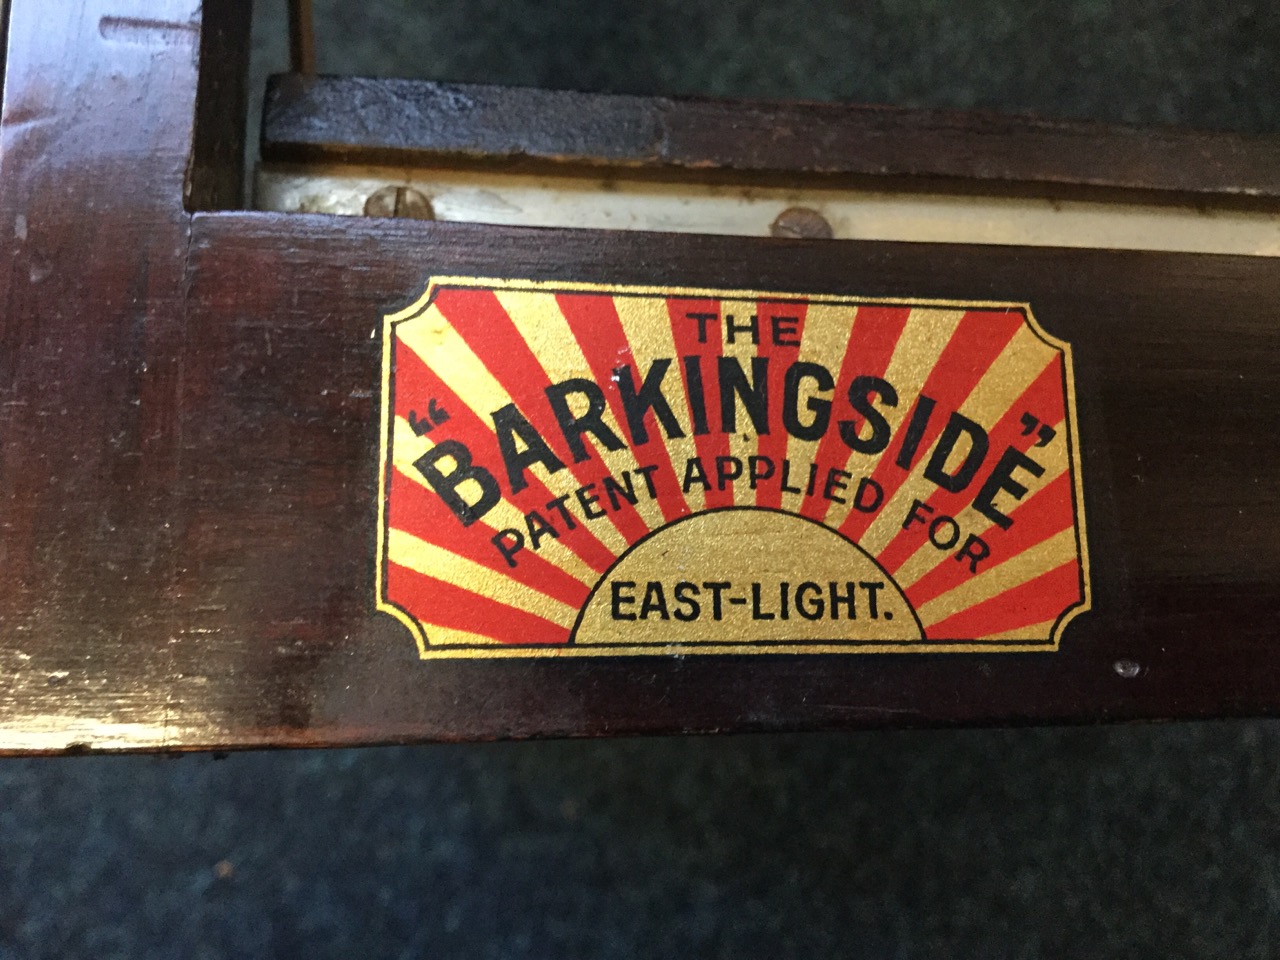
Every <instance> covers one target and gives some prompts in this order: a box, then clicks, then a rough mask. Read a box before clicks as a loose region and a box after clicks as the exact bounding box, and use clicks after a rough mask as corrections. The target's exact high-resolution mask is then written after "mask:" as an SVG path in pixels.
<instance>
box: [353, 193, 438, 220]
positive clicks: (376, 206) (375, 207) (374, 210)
mask: <svg viewBox="0 0 1280 960" xmlns="http://www.w3.org/2000/svg"><path fill="white" fill-rule="evenodd" d="M364 215H365V216H366V217H395V218H398V219H401V220H434V219H435V218H436V212H435V210H434V209H433V208H432V206H431V201H430V200H428V199H427V197H426V194H424V193H422V191H420V190H415V189H414V188H413V187H382V188H380V189H378V190H375V191H374V192H373V193H371V194H369V199H368V200H366V201H365V202H364Z"/></svg>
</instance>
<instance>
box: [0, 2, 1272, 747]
mask: <svg viewBox="0 0 1280 960" xmlns="http://www.w3.org/2000/svg"><path fill="white" fill-rule="evenodd" d="M212 9H213V8H212V7H209V6H206V12H208V11H210V10H212ZM188 10H189V5H187V4H184V3H178V2H177V0H174V2H171V3H156V2H149V3H145V4H144V3H142V2H141V0H137V2H136V3H134V5H133V8H132V9H130V8H129V5H128V4H127V3H123V2H120V0H115V2H113V3H112V4H111V5H110V6H109V7H108V6H107V5H106V4H101V5H99V4H93V3H88V2H86V3H82V4H78V5H76V6H75V14H74V15H70V14H68V15H67V16H63V17H54V18H50V17H48V16H47V8H45V7H44V6H43V5H42V4H38V3H35V2H34V0H15V3H14V9H13V21H12V25H11V37H10V39H11V44H10V51H9V73H8V76H7V78H6V79H7V82H6V90H5V102H4V119H3V122H2V123H0V256H3V258H4V262H5V264H6V266H7V269H5V270H3V271H0V305H2V310H3V312H2V313H0V438H3V444H2V445H0V536H2V537H3V540H2V541H0V749H3V750H7V751H19V750H28V751H44V752H54V751H61V750H83V749H197V748H227V747H248V746H281V745H308V746H316V745H326V744H357V743H377V742H409V741H419V740H456V739H477V738H492V737H534V736H588V735H606V734H621V733H642V732H652V733H657V732H695V731H696V732H712V731H748V730H782V729H816V728H846V727H858V726H884V725H920V724H973V723H1032V722H1035V723H1039V722H1075V723H1078V722H1095V721H1102V720H1133V719H1144V718H1163V717H1209V716H1232V715H1248V714H1275V713H1280V629H1278V628H1277V625H1276V614H1277V611H1280V538H1277V536H1276V534H1275V531H1276V529H1277V526H1278V525H1280V485H1277V483H1276V478H1277V476H1280V448H1278V447H1277V444H1276V442H1275V440H1276V437H1277V436H1280V403H1278V402H1277V400H1278V399H1280V363H1278V362H1277V359H1280V333H1278V332H1277V328H1276V325H1275V319H1274V305H1275V303H1276V302H1278V301H1280V269H1278V268H1277V264H1276V261H1275V260H1273V259H1269V258H1248V257H1222V256H1193V255H1174V254H1158V253H1138V252H1105V251H1087V250H1074V251H1067V250H1052V249H1021V248H1007V247H982V246H955V245H922V244H889V243H858V242H850V241H804V240H780V239H764V238H762V239H743V238H726V237H708V236H691V235H684V236H667V235H657V234H646V233H614V232H590V231H569V230H565V231H551V230H534V229H517V228H496V227H485V226H478V225H466V224H450V223H430V222H421V221H407V220H377V219H361V218H331V217H317V216H302V215H283V214H260V213H230V212H224V213H219V212H196V213H191V212H188V210H187V209H186V208H185V207H184V201H183V197H184V189H186V188H187V185H188V182H189V181H188V179H187V175H188V171H189V170H190V169H192V166H191V164H192V158H193V156H195V155H196V154H197V153H198V152H199V149H198V147H197V140H198V138H199V136H200V135H201V134H199V133H198V132H193V130H192V117H193V116H194V115H195V103H196V93H197V76H196V55H197V51H199V50H200V49H201V47H202V45H201V43H200V40H199V31H198V26H199V24H198V23H192V22H190V21H189V20H188V19H187V12H188ZM42 11H43V15H42ZM204 49H206V50H207V49H209V48H208V47H207V46H205V47H204ZM108 76H109V77H110V78H112V79H111V82H110V83H105V82H104V81H103V77H108ZM705 109H707V110H712V109H713V108H712V107H711V106H710V105H707V106H705ZM741 109H742V108H739V107H735V106H729V105H726V106H722V107H720V108H719V119H718V121H717V122H718V123H720V124H721V125H722V126H726V125H729V124H731V123H732V122H733V121H734V118H735V117H737V116H739V111H740V110H741ZM806 109H807V108H806ZM713 112H714V111H713ZM742 116H743V117H744V119H743V121H742V122H743V123H744V124H747V125H748V126H749V125H750V124H752V123H758V122H761V121H760V119H759V117H756V118H755V119H752V117H751V116H750V112H749V111H748V112H747V113H746V114H743V115H742ZM611 136H612V135H611ZM618 136H619V137H621V135H620V134H619V135H618ZM620 142H622V145H623V146H625V141H620ZM619 149H621V147H620V148H619ZM779 149H781V148H779ZM792 157H793V161H792V162H793V163H794V164H795V165H796V166H797V167H798V166H799V165H800V164H801V163H803V162H808V161H807V160H806V159H805V156H804V155H802V154H799V153H793V154H792ZM711 159H712V160H715V158H714V157H712V158H711ZM717 162H718V161H717ZM1226 179H1232V178H1226ZM216 194H217V191H214V194H211V195H216ZM468 273H471V274H477V275H503V276H510V277H527V278H533V279H550V278H555V279H560V280H578V281H598V282H611V283H643V284H668V285H681V286H726V287H738V288H744V287H750V288H757V289H759V288H766V289H777V290H794V291H797V292H805V293H819V292H821V293H828V294H856V295H864V296H910V297H923V298H958V299H974V298H981V299H987V298H989V299H994V300H1015V301H1029V302H1030V303H1031V304H1032V305H1033V307H1034V309H1035V311H1036V314H1037V316H1038V318H1039V320H1040V322H1041V323H1042V324H1043V325H1044V327H1045V328H1047V329H1048V330H1049V331H1050V332H1051V333H1053V334H1055V335H1057V336H1059V337H1062V338H1063V339H1066V340H1068V341H1069V342H1070V343H1071V344H1072V346H1073V350H1074V356H1075V365H1076V379H1077V393H1078V414H1079V426H1080V437H1081V441H1082V445H1083V450H1082V457H1081V462H1082V464H1083V467H1082V469H1083V479H1084V490H1085V498H1086V506H1087V514H1088V523H1089V548H1090V557H1091V567H1092V580H1093V594H1094V609H1093V610H1092V611H1091V612H1090V613H1088V614H1087V615H1085V616H1083V617H1081V618H1079V619H1078V620H1076V621H1075V622H1074V623H1073V624H1072V625H1071V626H1070V628H1069V629H1068V630H1067V632H1066V634H1065V636H1064V638H1063V640H1062V647H1061V650H1060V651H1059V652H1057V653H1053V654H1044V653H1039V654H990V655H986V654H984V655H967V654H965V655H957V654H950V655H914V656H901V657H900V656H744V657H688V658H684V659H677V658H671V659H667V658H662V657H644V658H593V659H589V660H576V661H564V660H554V661H550V662H546V661H539V660H518V661H505V662H485V661H432V662H421V661H419V660H418V659H417V656H416V650H415V648H414V644H413V643H412V641H411V639H410V638H409V636H408V635H407V633H406V632H405V630H404V628H403V627H401V626H400V625H399V624H398V623H396V622H395V621H393V620H392V619H391V618H389V617H387V616H384V615H380V614H377V613H375V612H374V591H373V554H374V537H375V533H374V531H375V517H376V492H375V491H376V461H377V427H376V424H377V410H376V399H375V397H376V393H377V386H378V383H379V349H380V345H379V342H378V339H377V338H376V337H375V336H372V334H373V333H374V331H375V330H377V329H378V327H379V324H380V319H381V317H382V315H383V314H384V313H385V312H386V311H387V310H388V309H390V308H392V307H394V306H397V305H402V304H404V303H406V302H408V301H410V300H411V299H412V298H414V297H416V296H417V295H418V294H419V293H420V292H421V291H422V290H423V288H424V286H425V284H426V282H427V280H428V278H429V277H430V276H432V275H433V274H468ZM1120 659H1126V660H1131V661H1133V662H1134V663H1136V664H1138V666H1139V670H1138V673H1137V676H1135V677H1131V678H1126V677H1123V676H1121V675H1120V674H1119V673H1118V672H1117V671H1116V669H1115V663H1116V661H1117V660H1120Z"/></svg>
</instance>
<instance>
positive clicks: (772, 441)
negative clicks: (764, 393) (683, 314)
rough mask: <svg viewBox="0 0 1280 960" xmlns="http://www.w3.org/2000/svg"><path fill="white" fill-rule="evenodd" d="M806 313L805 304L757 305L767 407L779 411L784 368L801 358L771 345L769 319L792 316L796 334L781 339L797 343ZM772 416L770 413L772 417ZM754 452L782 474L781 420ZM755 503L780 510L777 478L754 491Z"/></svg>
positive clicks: (791, 350) (784, 439) (771, 302)
mask: <svg viewBox="0 0 1280 960" xmlns="http://www.w3.org/2000/svg"><path fill="white" fill-rule="evenodd" d="M808 311H809V305H808V304H807V303H797V302H795V301H781V300H761V301H760V302H759V303H758V304H756V316H757V317H759V322H760V343H759V345H758V346H757V347H756V355H757V356H760V357H768V358H769V397H770V399H771V401H772V402H771V403H770V408H771V410H772V409H777V410H780V409H782V408H781V406H780V404H781V401H782V391H783V387H784V386H785V380H786V371H787V367H789V366H791V364H792V363H794V362H795V361H796V360H797V359H798V358H799V356H800V348H799V347H787V346H779V345H778V344H775V343H774V342H773V325H772V322H771V318H772V317H774V316H775V315H776V316H781V317H795V318H796V319H797V321H798V322H797V323H796V325H795V333H790V332H787V331H785V330H784V331H782V335H781V338H782V339H783V340H788V341H789V340H799V339H800V338H801V337H803V336H804V324H805V318H806V316H807V314H808ZM771 415H772V414H771ZM757 453H759V454H760V456H762V457H768V458H769V459H770V460H772V461H773V465H774V469H775V470H776V471H779V472H781V470H782V461H783V460H784V459H785V458H786V456H787V431H786V429H785V428H784V427H783V426H782V418H781V416H779V417H778V418H777V420H776V421H773V420H771V421H770V424H769V432H768V433H767V434H765V435H764V436H762V437H760V438H759V443H758V446H757ZM756 504H757V505H758V506H761V507H779V506H781V505H782V484H781V483H780V482H779V478H778V475H777V474H775V475H774V477H773V479H772V480H770V481H766V482H765V483H764V484H762V485H761V486H760V487H758V488H757V489H756Z"/></svg>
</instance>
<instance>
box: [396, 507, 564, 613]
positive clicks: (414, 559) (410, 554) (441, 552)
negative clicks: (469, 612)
mask: <svg viewBox="0 0 1280 960" xmlns="http://www.w3.org/2000/svg"><path fill="white" fill-rule="evenodd" d="M387 559H388V560H389V561H390V562H392V563H397V564H399V565H400V566H402V567H408V568H409V569H410V570H416V571H417V572H418V573H421V574H425V575H426V576H429V577H435V578H436V579H437V580H443V581H444V582H445V583H448V584H450V585H452V586H455V587H458V588H459V589H462V590H466V591H467V592H468V593H474V594H478V595H479V596H481V597H484V598H485V599H487V600H491V601H493V602H494V603H501V604H503V605H505V606H508V607H514V608H515V609H517V610H522V611H524V612H525V613H529V614H533V616H535V617H541V618H542V619H543V620H550V621H551V622H552V623H555V624H558V625H560V626H562V627H565V628H566V629H568V628H570V627H572V626H573V622H574V620H576V619H577V616H578V611H577V610H576V609H574V608H573V607H571V606H569V605H568V604H567V603H563V602H561V601H560V600H557V599H555V597H549V596H547V595H546V594H545V593H540V592H539V591H537V590H534V589H533V588H532V587H528V586H525V585H524V584H523V583H520V582H519V581H517V580H512V579H511V578H510V577H508V576H507V575H506V574H505V573H502V572H500V571H498V570H490V569H489V568H488V567H484V566H481V565H480V564H478V563H476V562H475V561H474V560H468V559H467V558H466V557H460V556H458V555H457V554H456V553H452V552H450V551H448V550H446V549H445V548H444V547H438V546H436V545H435V544H434V543H428V542H427V541H426V540H422V539H420V538H418V537H415V536H414V535H413V534H411V533H408V532H407V531H404V530H397V529H396V528H395V527H392V528H391V529H390V530H389V531H388V532H387Z"/></svg>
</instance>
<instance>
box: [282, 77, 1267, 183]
mask: <svg viewBox="0 0 1280 960" xmlns="http://www.w3.org/2000/svg"><path fill="white" fill-rule="evenodd" d="M262 152H263V157H264V158H266V159H276V160H285V161H299V160H302V161H308V160H312V161H314V160H324V159H328V160H342V161H349V162H389V163H401V164H403V163H413V162H437V163H438V162H440V161H441V159H442V158H449V157H454V158H458V157H461V158H469V159H477V158H483V159H486V160H493V161H497V160H502V161H521V160H527V159H530V158H532V159H535V160H541V161H548V162H553V163H586V164H593V165H611V166H622V167H628V168H636V169H641V170H662V169H675V170H681V171H685V172H689V173H692V172H697V173H706V172H708V171H722V172H737V173H743V172H749V173H789V174H795V173H806V174H821V175H826V176H837V175H844V176H857V177H864V178H872V179H873V180H880V181H894V182H899V181H916V182H917V183H920V184H924V183H929V182H932V181H939V180H941V181H945V182H947V183H948V184H951V185H953V186H954V185H956V184H957V183H959V184H964V185H966V186H967V188H968V189H973V188H974V187H975V186H985V187H987V188H989V189H990V188H1001V187H1009V186H1017V185H1021V186H1039V187H1041V188H1043V187H1046V186H1053V187H1056V188H1058V189H1059V191H1060V190H1061V189H1062V188H1064V187H1079V188H1093V189H1112V190H1141V191H1151V192H1156V193H1168V194H1175V195H1186V196H1197V195H1198V196H1212V197H1231V198H1253V199H1266V200H1274V199H1276V198H1278V197H1280V141H1277V140H1276V139H1275V138H1274V137H1248V136H1242V135H1239V134H1233V133H1206V132H1196V131H1186V130H1176V129H1164V128H1154V127H1129V126H1114V125H1106V124H1100V123H1081V122H1067V121H1061V120H1043V119H1036V118H1032V117H1019V116H1004V115H999V114H984V113H959V112H954V111H942V110H918V109H917V110H913V109H903V108H897V107H869V106H855V105H848V104H833V103H797V102H784V101H764V100H744V101H733V102H732V103H731V104H730V103H729V102H726V101H723V100H711V99H699V98H669V97H636V96H623V95H605V94H588V93H573V92H568V91H551V90H532V89H513V88H505V87H493V86H481V85H468V84H446V83H434V82H429V81H421V80H388V79H362V78H355V77H301V76H294V75H285V76H278V77H273V78H272V80H271V82H270V85H269V86H268V90H267V99H266V108H265V112H264V122H263V140H262ZM904 185H909V183H906V184H904Z"/></svg>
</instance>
